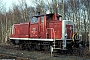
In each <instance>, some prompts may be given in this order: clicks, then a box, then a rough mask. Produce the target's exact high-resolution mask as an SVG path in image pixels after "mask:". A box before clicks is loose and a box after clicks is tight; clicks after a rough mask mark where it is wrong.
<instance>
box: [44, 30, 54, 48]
mask: <svg viewBox="0 0 90 60" xmlns="http://www.w3.org/2000/svg"><path fill="white" fill-rule="evenodd" d="M49 29H50V30H51V39H52V30H53V33H54V48H55V31H54V29H53V28H47V30H49ZM47 30H46V31H47ZM46 38H47V33H46Z"/></svg>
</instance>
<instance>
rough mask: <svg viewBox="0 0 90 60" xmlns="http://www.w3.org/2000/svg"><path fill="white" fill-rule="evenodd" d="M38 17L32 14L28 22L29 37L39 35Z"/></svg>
mask: <svg viewBox="0 0 90 60" xmlns="http://www.w3.org/2000/svg"><path fill="white" fill-rule="evenodd" d="M38 21H39V17H37V16H34V17H33V18H32V21H31V23H30V38H38V37H39V24H38Z"/></svg>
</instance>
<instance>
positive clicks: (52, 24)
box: [10, 14, 73, 39]
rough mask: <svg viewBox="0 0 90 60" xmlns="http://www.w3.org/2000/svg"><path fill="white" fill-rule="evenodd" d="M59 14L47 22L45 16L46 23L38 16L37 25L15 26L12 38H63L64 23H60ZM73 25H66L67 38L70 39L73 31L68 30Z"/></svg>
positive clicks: (29, 23)
mask: <svg viewBox="0 0 90 60" xmlns="http://www.w3.org/2000/svg"><path fill="white" fill-rule="evenodd" d="M57 16H59V15H58V14H53V16H52V18H51V20H46V15H44V22H41V18H40V16H38V22H36V23H31V22H28V23H20V24H15V25H14V29H13V31H14V32H13V34H11V35H10V38H44V39H46V38H48V39H51V38H53V39H54V38H55V39H61V38H62V21H59V20H58V18H57ZM70 26H72V25H66V28H67V34H68V36H67V38H68V39H70V38H71V35H72V34H70V33H71V32H73V31H72V30H70V29H68V28H70Z"/></svg>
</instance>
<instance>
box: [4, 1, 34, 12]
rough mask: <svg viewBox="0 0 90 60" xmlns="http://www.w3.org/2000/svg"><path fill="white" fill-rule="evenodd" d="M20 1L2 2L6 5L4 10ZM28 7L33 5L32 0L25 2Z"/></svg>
mask: <svg viewBox="0 0 90 60" xmlns="http://www.w3.org/2000/svg"><path fill="white" fill-rule="evenodd" d="M19 1H20V0H3V3H4V4H6V10H8V9H9V8H11V7H12V6H13V4H16V5H17V4H19ZM26 2H27V4H28V5H33V3H32V0H26Z"/></svg>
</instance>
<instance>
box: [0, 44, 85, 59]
mask: <svg viewBox="0 0 90 60" xmlns="http://www.w3.org/2000/svg"><path fill="white" fill-rule="evenodd" d="M18 48H19V47H18V46H13V45H0V59H13V60H14V59H16V60H31V59H32V60H40V59H41V60H42V59H50V53H49V52H45V51H37V50H35V51H27V50H20V49H18ZM74 52H75V53H76V52H77V51H74ZM82 52H83V51H82ZM75 53H74V54H70V53H69V54H65V53H64V54H63V53H53V56H52V57H60V56H63V55H64V56H85V55H84V54H75ZM42 55H44V56H42Z"/></svg>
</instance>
